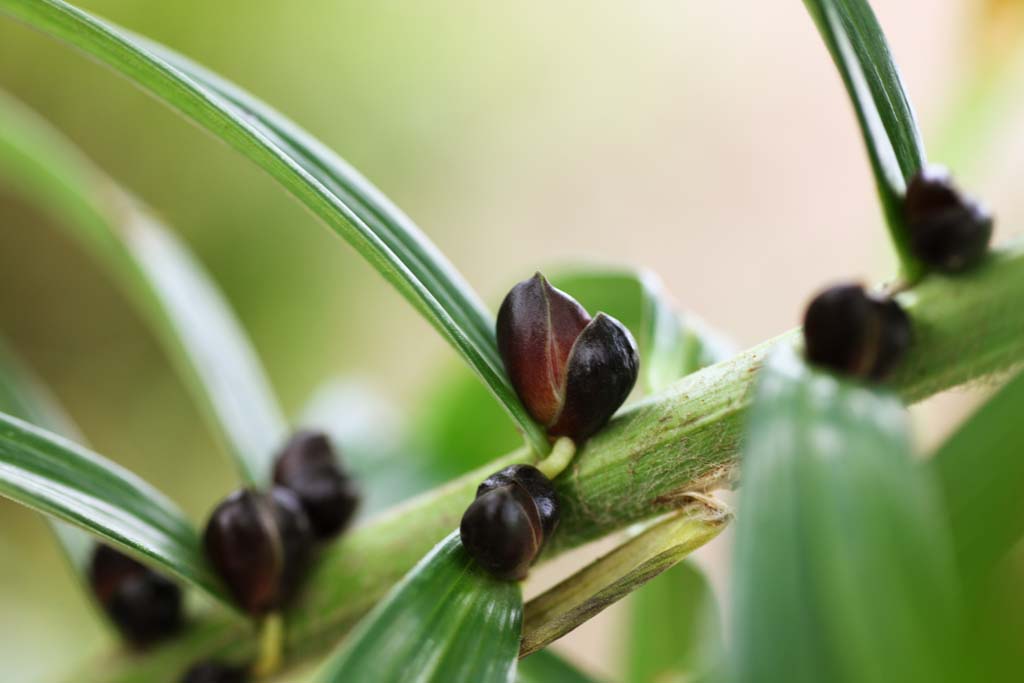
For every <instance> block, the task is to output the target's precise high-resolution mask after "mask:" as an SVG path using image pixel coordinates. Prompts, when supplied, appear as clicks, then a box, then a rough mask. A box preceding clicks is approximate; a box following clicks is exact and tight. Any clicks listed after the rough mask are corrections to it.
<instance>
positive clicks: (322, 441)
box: [274, 430, 360, 540]
mask: <svg viewBox="0 0 1024 683" xmlns="http://www.w3.org/2000/svg"><path fill="white" fill-rule="evenodd" d="M274 483H276V484H278V485H279V486H283V487H285V488H287V489H290V490H291V491H292V492H293V493H294V494H295V495H296V496H298V498H299V501H300V502H301V503H302V507H303V508H304V509H305V511H306V515H307V516H308V517H309V521H310V523H311V524H312V526H313V532H314V533H315V534H316V537H317V538H318V539H321V540H325V539H328V538H331V537H333V536H336V535H337V534H339V533H340V532H341V531H342V530H343V529H344V528H345V527H346V526H348V523H349V522H350V521H352V517H353V515H354V514H355V512H356V509H357V508H358V507H359V498H360V495H359V489H358V487H357V486H356V483H355V481H353V479H352V477H350V476H349V475H348V474H347V473H346V472H345V471H344V470H343V469H342V467H341V465H340V462H339V460H338V458H337V457H336V455H335V453H334V449H333V448H332V447H331V442H330V441H329V440H328V438H327V435H326V434H323V433H321V432H314V431H305V430H304V431H299V432H296V433H295V434H294V435H293V436H292V437H291V439H289V440H288V443H287V444H285V447H284V449H282V451H281V453H280V454H279V455H278V457H277V462H276V465H275V466H274Z"/></svg>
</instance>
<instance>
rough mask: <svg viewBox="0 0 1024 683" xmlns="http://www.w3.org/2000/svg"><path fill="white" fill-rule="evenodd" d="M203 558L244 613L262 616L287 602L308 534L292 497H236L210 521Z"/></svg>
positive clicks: (304, 558) (280, 491)
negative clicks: (205, 557) (205, 558)
mask: <svg viewBox="0 0 1024 683" xmlns="http://www.w3.org/2000/svg"><path fill="white" fill-rule="evenodd" d="M203 544H204V548H205V550H206V556H207V558H208V559H209V560H210V563H211V564H212V565H213V567H214V569H216V570H217V573H218V574H219V575H220V577H221V579H223V581H224V583H225V584H226V585H227V587H228V590H229V591H231V594H232V595H233V596H234V597H235V599H236V600H237V601H238V604H239V605H240V606H241V607H242V609H244V610H245V611H246V612H248V613H250V614H253V615H263V614H266V613H268V612H271V611H273V610H276V609H278V608H279V607H281V606H282V605H283V604H284V602H285V601H286V600H287V599H288V598H289V597H291V595H292V594H293V593H294V592H295V590H296V588H297V587H298V585H299V581H300V579H301V578H302V576H303V574H305V571H306V569H307V566H308V563H309V555H310V551H311V549H312V546H313V531H312V528H311V527H310V524H309V519H308V518H307V517H306V513H305V511H304V510H303V508H302V504H301V503H300V502H299V499H298V498H297V497H296V496H295V494H294V493H292V492H291V491H289V490H288V489H285V488H282V487H280V486H275V487H274V488H272V489H271V490H270V492H269V493H263V492H260V491H255V490H252V489H242V490H239V491H236V492H235V493H233V494H231V495H230V496H228V498H226V499H225V500H224V501H223V502H222V503H221V504H220V505H218V506H217V508H216V509H215V510H214V511H213V513H212V514H211V515H210V520H209V521H208V522H207V525H206V532H205V535H204V537H203Z"/></svg>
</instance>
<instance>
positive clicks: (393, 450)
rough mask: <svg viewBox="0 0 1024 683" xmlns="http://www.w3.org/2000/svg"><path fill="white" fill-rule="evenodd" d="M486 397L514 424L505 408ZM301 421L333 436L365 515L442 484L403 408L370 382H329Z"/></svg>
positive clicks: (312, 401)
mask: <svg viewBox="0 0 1024 683" xmlns="http://www.w3.org/2000/svg"><path fill="white" fill-rule="evenodd" d="M469 380H470V382H471V383H472V385H473V387H474V388H479V391H481V392H484V393H485V390H484V389H483V387H481V386H480V383H479V382H477V381H476V380H474V379H473V378H472V377H470V378H469ZM483 398H484V402H485V403H486V404H487V406H488V407H490V408H492V409H493V410H494V411H496V412H497V413H498V418H499V419H500V420H501V423H502V425H503V426H506V427H508V420H507V419H506V418H505V414H504V413H503V412H502V411H501V408H499V407H498V406H497V405H496V404H495V403H494V401H491V400H488V398H487V397H486V396H484V397H483ZM298 423H299V424H300V425H303V426H305V427H309V428H312V429H321V430H323V431H324V432H326V433H327V435H328V436H329V437H330V438H331V441H332V443H333V444H334V446H335V449H336V450H337V452H338V453H339V454H340V457H341V459H342V462H343V463H344V466H345V467H346V468H348V469H350V470H351V471H352V473H353V475H354V476H355V477H356V479H357V481H358V482H359V487H360V489H361V490H362V492H363V501H362V503H361V504H360V514H361V515H368V514H373V513H376V512H379V511H381V510H385V509H387V508H388V507H390V506H392V505H394V504H395V503H398V502H400V501H402V500H405V499H407V498H409V497H411V496H413V495H415V494H417V493H420V492H422V491H425V490H427V489H428V488H429V487H430V486H431V484H433V483H436V477H433V476H431V475H430V474H429V473H428V472H425V471H424V463H423V459H422V458H421V457H419V454H418V453H417V452H413V451H410V446H409V445H408V440H407V437H406V429H405V426H404V424H403V421H402V417H401V415H400V414H399V411H398V410H397V409H396V408H395V406H394V405H392V404H391V403H390V402H389V401H388V400H387V398H386V397H385V396H383V395H382V394H381V393H380V392H379V391H377V390H376V389H375V388H374V387H373V385H372V384H370V383H369V382H368V381H360V380H346V379H340V378H339V379H333V380H330V381H328V382H325V383H324V384H323V385H322V386H321V387H320V388H319V389H317V390H316V392H315V393H314V394H313V397H312V398H311V399H310V401H309V403H308V404H307V405H306V407H305V408H304V409H303V410H302V412H301V414H300V417H299V420H298ZM509 429H510V431H512V433H513V439H514V440H515V443H516V444H519V443H521V439H520V438H519V437H518V435H516V434H515V430H514V429H511V428H509Z"/></svg>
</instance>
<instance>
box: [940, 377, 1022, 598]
mask: <svg viewBox="0 0 1024 683" xmlns="http://www.w3.org/2000/svg"><path fill="white" fill-rule="evenodd" d="M1022 409H1024V373H1022V374H1018V375H1017V376H1016V377H1015V378H1014V379H1013V380H1011V381H1010V382H1009V383H1008V384H1007V385H1006V386H1004V387H1003V388H1002V389H1001V390H1000V391H999V392H998V393H997V394H996V395H995V396H993V397H992V398H990V399H989V400H988V402H986V403H985V405H984V406H982V408H981V409H980V410H978V412H976V413H975V414H974V415H972V416H971V418H970V419H969V420H967V422H966V423H964V425H963V426H962V427H960V429H959V430H957V432H956V433H955V434H954V435H953V436H952V437H950V439H949V440H948V441H946V443H945V444H943V445H942V448H940V449H939V451H938V453H936V454H935V457H934V458H933V459H932V460H930V461H929V464H928V466H929V468H931V469H933V470H934V472H935V475H936V477H937V478H938V480H939V482H940V484H941V486H942V490H943V492H944V493H945V498H946V511H947V513H948V515H949V526H950V529H951V531H952V534H953V543H954V549H955V551H956V557H957V562H958V564H959V567H960V570H961V573H962V575H963V576H964V578H965V580H967V581H968V582H969V583H974V582H975V581H978V580H984V579H985V578H986V577H987V576H988V575H989V574H990V572H991V570H992V568H993V567H994V566H995V564H996V563H997V562H998V561H999V560H1000V559H1002V558H1003V557H1004V556H1005V555H1006V553H1007V552H1009V551H1010V549H1011V548H1012V547H1013V546H1014V545H1015V544H1016V543H1017V542H1018V541H1020V539H1021V538H1022V537H1024V419H1022V413H1021V411H1022Z"/></svg>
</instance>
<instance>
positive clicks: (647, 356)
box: [552, 267, 738, 392]
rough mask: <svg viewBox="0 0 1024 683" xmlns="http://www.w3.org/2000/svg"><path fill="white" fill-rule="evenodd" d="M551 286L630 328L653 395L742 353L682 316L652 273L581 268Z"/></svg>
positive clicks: (701, 323) (701, 324)
mask: <svg viewBox="0 0 1024 683" xmlns="http://www.w3.org/2000/svg"><path fill="white" fill-rule="evenodd" d="M552 282H553V283H554V285H555V286H556V287H558V288H560V289H563V290H565V291H566V292H568V293H569V294H571V295H572V296H573V297H575V298H576V299H577V300H578V301H579V302H580V303H581V304H583V306H584V308H586V309H587V310H588V311H590V312H591V313H595V312H597V311H604V312H605V313H607V314H608V315H611V316H612V317H614V318H617V319H618V320H619V321H620V322H621V323H622V324H623V325H625V326H626V327H627V328H629V331H630V332H632V333H633V336H634V337H636V340H637V344H638V345H639V347H640V348H639V350H640V373H641V376H642V379H643V386H644V387H645V389H646V390H647V391H649V392H657V391H660V390H662V389H664V388H665V387H666V386H668V385H669V384H671V383H672V382H674V381H676V380H677V379H679V378H680V377H683V376H685V375H688V374H689V373H691V372H693V371H695V370H699V369H700V368H702V367H705V366H707V365H713V364H714V363H718V362H719V361H723V360H725V359H726V358H730V357H732V356H733V355H735V354H736V352H737V351H738V349H737V347H736V346H735V345H734V344H733V343H732V342H731V341H729V340H728V339H726V338H725V337H724V336H723V335H721V334H719V333H717V332H715V331H714V330H712V329H711V328H710V327H708V325H707V324H705V323H704V321H702V320H701V319H700V318H698V317H697V316H695V315H693V314H690V313H681V312H679V311H678V310H677V308H676V307H675V304H674V303H673V302H672V300H671V297H670V296H669V295H668V292H666V291H665V287H664V285H663V284H662V282H661V279H660V278H658V276H657V275H655V274H654V273H652V272H651V271H649V270H645V269H629V268H601V267H596V268H586V267H577V268H573V269H567V270H565V271H562V272H557V271H556V272H555V274H554V276H553V277H552Z"/></svg>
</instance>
